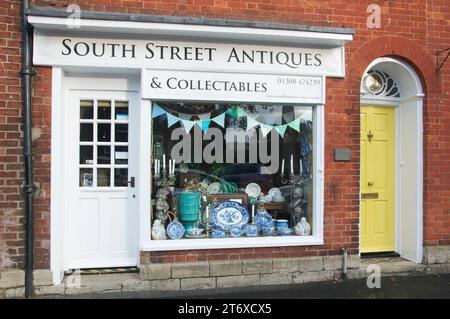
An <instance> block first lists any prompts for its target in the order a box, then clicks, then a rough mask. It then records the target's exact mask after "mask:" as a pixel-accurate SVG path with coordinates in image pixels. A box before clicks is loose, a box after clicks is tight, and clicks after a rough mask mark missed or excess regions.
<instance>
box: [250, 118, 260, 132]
mask: <svg viewBox="0 0 450 319" xmlns="http://www.w3.org/2000/svg"><path fill="white" fill-rule="evenodd" d="M258 125H259V122H258V121H257V120H255V119H254V118H253V117H250V116H247V131H248V130H249V129H251V128H252V127H255V126H258Z"/></svg>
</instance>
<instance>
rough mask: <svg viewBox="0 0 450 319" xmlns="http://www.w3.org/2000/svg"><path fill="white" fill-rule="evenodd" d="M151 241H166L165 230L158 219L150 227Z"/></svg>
mask: <svg viewBox="0 0 450 319" xmlns="http://www.w3.org/2000/svg"><path fill="white" fill-rule="evenodd" d="M152 239H155V240H161V239H167V236H166V230H165V229H164V225H163V223H162V222H161V220H160V219H156V220H155V222H154V223H153V227H152Z"/></svg>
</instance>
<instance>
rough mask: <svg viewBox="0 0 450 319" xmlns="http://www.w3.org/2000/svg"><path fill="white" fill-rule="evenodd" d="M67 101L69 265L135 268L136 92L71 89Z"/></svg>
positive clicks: (136, 256) (136, 219)
mask: <svg viewBox="0 0 450 319" xmlns="http://www.w3.org/2000/svg"><path fill="white" fill-rule="evenodd" d="M68 105H69V106H70V110H69V111H70V118H71V121H70V122H71V127H70V128H69V129H70V130H71V132H73V133H72V134H71V135H70V134H69V136H71V138H70V147H69V148H70V149H71V150H72V154H73V156H72V158H73V160H72V161H71V165H70V167H71V169H70V173H69V176H70V179H69V183H68V184H69V186H68V188H69V193H70V196H69V197H70V207H71V208H70V212H69V214H68V215H69V216H68V225H67V230H68V233H69V234H68V241H69V253H68V268H72V269H73V268H94V267H95V268H100V267H118V266H135V265H137V262H138V254H139V248H138V233H139V232H138V213H137V210H136V209H135V205H136V203H135V199H134V198H135V197H136V196H135V191H136V190H135V189H134V188H132V187H130V185H129V183H128V181H129V180H130V178H131V176H135V171H134V170H135V169H136V168H137V165H136V162H137V158H136V156H135V153H136V145H134V144H133V141H136V140H137V139H136V134H137V125H132V123H133V121H134V120H135V119H136V118H137V117H136V116H135V115H134V114H135V112H136V111H137V110H136V108H137V106H138V102H137V94H136V93H131V92H125V91H123V92H120V91H70V92H69V93H68Z"/></svg>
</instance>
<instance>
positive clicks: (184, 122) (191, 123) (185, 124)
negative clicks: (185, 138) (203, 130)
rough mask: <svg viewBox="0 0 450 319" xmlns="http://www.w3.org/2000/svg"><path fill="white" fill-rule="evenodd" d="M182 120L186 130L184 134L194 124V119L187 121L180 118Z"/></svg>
mask: <svg viewBox="0 0 450 319" xmlns="http://www.w3.org/2000/svg"><path fill="white" fill-rule="evenodd" d="M181 122H183V126H184V130H185V131H186V134H188V133H189V132H190V131H191V129H192V127H193V126H194V125H195V123H196V122H195V121H187V120H181Z"/></svg>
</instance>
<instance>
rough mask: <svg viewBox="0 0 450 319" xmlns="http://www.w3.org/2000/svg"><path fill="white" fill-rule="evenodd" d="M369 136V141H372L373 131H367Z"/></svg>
mask: <svg viewBox="0 0 450 319" xmlns="http://www.w3.org/2000/svg"><path fill="white" fill-rule="evenodd" d="M367 138H368V139H369V142H372V139H373V134H372V131H369V133H367Z"/></svg>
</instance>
